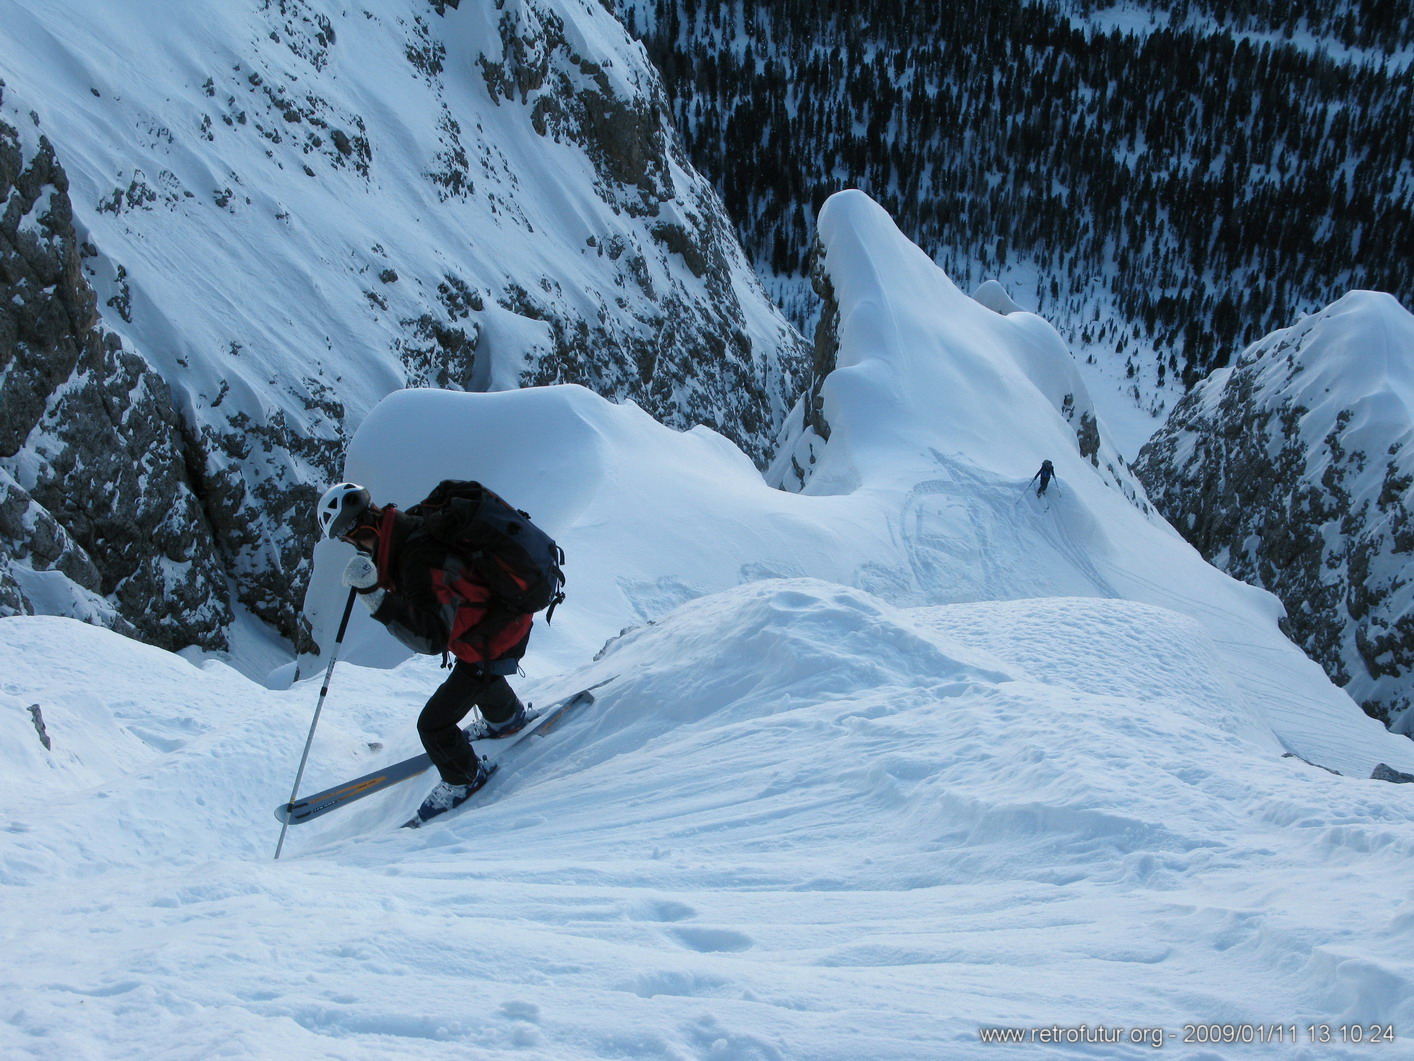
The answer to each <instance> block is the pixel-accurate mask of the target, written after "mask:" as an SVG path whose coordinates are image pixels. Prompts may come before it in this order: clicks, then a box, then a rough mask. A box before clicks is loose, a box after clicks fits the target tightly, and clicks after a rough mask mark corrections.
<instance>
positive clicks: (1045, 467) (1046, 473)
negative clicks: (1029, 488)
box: [1027, 461, 1056, 497]
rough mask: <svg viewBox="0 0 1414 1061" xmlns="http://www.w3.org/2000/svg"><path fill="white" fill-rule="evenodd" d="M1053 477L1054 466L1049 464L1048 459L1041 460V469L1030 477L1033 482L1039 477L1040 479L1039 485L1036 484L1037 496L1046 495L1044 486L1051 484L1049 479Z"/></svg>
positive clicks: (1054, 473)
mask: <svg viewBox="0 0 1414 1061" xmlns="http://www.w3.org/2000/svg"><path fill="white" fill-rule="evenodd" d="M1055 477H1056V470H1055V468H1054V467H1052V466H1051V462H1050V461H1042V462H1041V470H1040V471H1038V472H1037V473H1036V474H1035V475H1033V476H1032V477H1031V482H1033V483H1034V482H1035V481H1036V480H1037V479H1040V480H1041V485H1040V486H1038V487H1036V496H1037V497H1045V496H1046V487H1048V486H1050V485H1051V480H1052V479H1054V478H1055ZM1027 485H1030V484H1029V483H1028V484H1027Z"/></svg>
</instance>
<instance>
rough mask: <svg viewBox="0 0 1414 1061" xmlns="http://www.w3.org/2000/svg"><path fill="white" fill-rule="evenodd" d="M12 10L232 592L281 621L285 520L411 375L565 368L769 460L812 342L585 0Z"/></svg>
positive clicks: (93, 258)
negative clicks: (782, 310) (168, 410)
mask: <svg viewBox="0 0 1414 1061" xmlns="http://www.w3.org/2000/svg"><path fill="white" fill-rule="evenodd" d="M0 25H4V27H5V32H4V33H3V34H0V89H3V91H0V122H3V123H4V124H5V125H7V126H13V127H14V128H15V129H16V130H18V135H19V136H20V137H21V138H22V143H23V145H24V146H25V147H26V148H27V149H28V148H29V147H30V146H31V145H34V144H36V143H37V141H38V139H39V137H40V136H43V137H45V138H46V139H47V141H48V142H50V143H52V144H53V148H54V153H55V155H56V156H57V160H58V162H59V164H60V165H61V166H62V171H63V173H64V174H65V180H64V182H63V187H62V188H61V189H58V190H56V197H58V198H62V199H64V200H65V202H64V203H63V207H64V213H67V211H68V207H69V205H70V204H71V205H72V212H73V217H74V224H75V226H76V229H77V235H78V238H79V240H81V241H82V244H83V245H84V247H85V257H84V260H83V269H84V273H85V279H86V280H87V281H88V282H89V283H90V284H91V285H92V288H93V290H94V292H95V293H96V295H97V308H98V312H99V313H100V314H101V316H102V323H103V326H104V328H105V329H106V330H107V331H109V332H111V333H113V334H114V335H116V336H119V337H120V338H121V339H122V340H123V343H124V345H125V348H126V349H127V350H129V351H130V352H131V353H132V354H133V355H135V356H137V357H140V358H141V359H142V361H144V362H145V363H146V364H148V365H150V366H151V367H152V368H153V369H154V370H155V371H156V372H157V373H158V374H160V376H161V377H162V378H163V380H164V381H165V383H166V385H167V386H168V387H170V389H171V392H172V403H173V405H174V407H175V409H176V413H177V415H179V416H180V417H181V420H182V423H181V437H182V441H183V443H184V444H185V445H186V447H187V448H188V453H187V455H186V457H185V463H187V464H189V465H190V468H191V475H192V477H193V480H194V482H193V484H192V489H193V490H194V491H195V493H196V495H197V496H198V497H199V498H200V500H201V503H202V508H203V511H201V513H200V516H201V517H204V520H205V521H209V522H210V523H211V525H212V529H213V531H214V533H215V535H216V537H217V543H218V545H219V554H220V556H221V557H222V559H223V561H224V563H225V565H226V571H225V572H223V575H229V576H230V582H229V588H230V589H232V590H234V593H233V597H234V598H235V600H232V601H221V602H219V603H220V611H221V612H222V613H223V614H225V613H226V612H227V605H228V604H235V603H236V602H237V601H239V603H240V604H242V605H244V606H246V607H247V608H249V609H250V610H251V611H252V612H253V613H254V614H255V615H256V616H258V617H259V618H260V619H263V620H264V621H265V622H267V623H270V624H272V625H273V626H274V627H275V628H276V629H277V630H278V631H279V633H280V634H282V635H283V636H284V637H285V638H286V639H287V640H298V625H297V615H296V610H295V609H294V608H292V607H290V604H291V603H292V602H291V601H290V600H288V599H284V597H285V594H284V591H285V589H286V588H287V587H288V586H289V585H291V584H297V585H301V586H303V585H304V584H305V582H306V581H307V580H308V574H309V568H308V563H307V560H308V551H309V546H310V544H311V541H312V539H311V538H310V537H309V536H308V534H307V533H296V532H295V531H294V528H295V527H297V526H298V527H300V528H301V530H303V526H304V525H303V524H302V523H299V522H298V521H297V520H296V519H295V518H294V514H295V513H296V512H300V511H303V510H304V509H305V508H306V507H307V506H308V505H309V504H310V502H311V500H312V498H314V497H316V496H317V494H318V490H317V489H316V487H317V486H318V485H319V484H322V483H323V482H324V481H325V480H327V479H328V478H329V477H330V476H331V475H334V474H336V472H337V469H338V467H339V464H340V463H341V461H342V459H343V455H344V448H345V445H346V443H347V440H348V438H349V437H350V436H351V434H352V433H353V431H354V430H355V429H356V428H357V426H358V425H359V423H360V422H361V421H362V419H363V418H364V416H365V415H367V413H368V411H369V410H370V409H371V408H373V406H374V405H375V404H376V403H377V402H378V401H379V400H380V399H381V398H383V397H384V396H385V395H386V394H388V393H389V392H391V391H393V390H396V389H398V388H401V387H404V386H436V387H447V388H452V389H459V390H476V391H482V390H499V389H510V388H515V387H518V386H524V385H527V384H530V383H546V382H559V381H564V380H572V381H575V382H579V383H582V384H584V385H586V386H589V387H592V388H593V389H595V390H596V391H598V392H600V393H604V394H609V395H614V396H618V397H633V398H635V399H636V400H638V401H639V402H640V403H642V404H643V405H644V406H645V407H647V408H650V409H652V410H653V412H654V414H655V415H656V416H658V417H659V418H661V419H663V420H665V421H666V422H672V423H677V424H680V425H690V424H693V423H709V424H713V425H716V426H718V427H720V429H721V430H722V431H723V432H724V433H726V434H728V435H730V436H732V437H733V438H736V439H737V440H738V442H739V443H740V444H741V445H742V446H743V447H744V448H746V449H747V450H748V451H749V452H752V454H753V456H756V457H761V456H763V455H764V453H765V451H766V450H767V449H768V448H769V446H770V443H771V439H772V438H773V436H774V434H775V431H776V428H777V426H778V425H779V423H780V421H781V419H782V417H783V415H784V412H785V410H786V408H787V407H788V405H789V403H790V401H792V400H793V399H794V396H795V391H796V390H797V389H798V384H797V382H796V379H795V377H796V375H797V373H798V371H799V363H800V361H801V360H802V357H803V346H804V344H803V341H802V340H801V339H800V337H799V336H798V335H797V334H795V332H794V331H793V330H792V329H791V328H790V327H789V325H787V324H786V323H785V321H784V320H783V318H782V317H781V315H780V314H779V312H777V311H776V310H775V308H774V307H773V306H772V305H771V304H770V302H769V300H768V299H767V298H766V296H765V294H764V292H763V291H762V290H761V286H760V283H759V282H758V281H757V280H756V278H755V276H754V274H753V273H752V271H751V268H750V265H749V263H748V262H747V261H746V258H745V256H744V254H743V253H742V251H741V249H740V247H739V246H738V245H737V244H736V241H735V237H734V236H733V235H732V232H731V228H730V224H729V222H728V220H727V218H726V216H725V214H724V213H723V211H722V208H721V204H720V202H719V201H718V200H717V198H716V196H715V194H714V193H713V192H712V190H711V187H710V185H709V184H708V183H707V182H706V181H705V180H704V179H703V178H702V177H701V176H699V175H698V174H696V173H695V172H694V171H693V170H692V169H691V167H690V166H689V164H688V162H687V160H686V157H685V156H684V155H683V153H682V150H681V146H680V144H679V143H678V142H677V139H676V134H675V133H674V131H673V130H672V128H671V126H670V125H669V124H668V121H667V118H666V116H665V111H664V104H663V100H662V89H661V84H660V81H659V78H658V75H657V73H656V72H655V71H654V70H653V68H652V67H651V65H650V64H649V63H648V60H647V58H646V56H645V55H644V53H643V50H642V48H641V46H639V45H638V44H636V43H635V42H633V41H631V40H630V39H629V37H628V35H627V33H626V32H625V30H624V29H623V27H622V26H621V25H619V23H618V22H617V21H616V20H615V19H614V18H613V16H612V14H611V13H610V12H609V11H608V10H606V9H605V8H604V7H603V5H601V4H598V3H594V2H590V0H508V2H498V3H495V4H491V3H466V4H461V5H456V4H443V3H437V4H433V3H429V2H427V0H395V2H391V3H382V4H372V5H367V6H365V7H358V6H355V7H344V6H340V5H331V4H322V3H310V2H306V0H280V2H279V3H278V4H277V3H274V2H262V3H257V2H244V3H228V2H225V0H205V2H186V3H150V2H149V3H126V4H113V3H107V2H105V0H74V2H71V3H65V4H35V3H29V2H21V0H0ZM23 154H24V158H23V159H21V160H14V161H17V162H24V161H27V160H28V159H29V158H30V157H31V156H32V154H33V152H32V151H29V150H26V151H25V152H24V153H23ZM44 203H45V204H48V203H49V198H48V197H46V198H45V200H44ZM43 209H44V210H47V211H49V212H58V211H57V209H55V208H52V207H49V206H47V205H46V206H45V207H44V208H43ZM46 216H48V214H47V213H40V212H37V213H36V219H35V221H34V222H33V225H35V226H40V227H42V226H43V224H44V223H45V222H44V217H46ZM6 282H7V283H9V282H13V281H12V279H7V280H6ZM44 382H46V383H48V384H49V385H51V386H54V385H57V384H58V383H59V382H60V381H56V380H47V379H46V380H45V381H44ZM44 398H45V395H43V394H40V395H38V396H37V397H33V399H32V400H34V401H35V402H37V403H38V404H39V405H40V407H42V406H43V401H44ZM124 400H125V396H124V395H122V394H117V395H114V396H112V398H111V399H110V401H111V402H112V403H113V404H115V405H121V404H122V403H123V402H124ZM21 441H22V442H26V445H25V448H24V451H23V452H22V453H21V456H20V458H19V460H20V462H21V463H23V464H26V465H35V464H43V463H45V462H52V463H62V459H63V457H64V456H65V454H62V453H59V454H56V453H54V452H52V450H53V449H54V447H53V445H52V440H51V439H48V438H46V437H43V436H41V435H37V436H36V437H35V438H33V439H30V440H24V439H21ZM41 457H43V458H44V461H41V460H40V458H41ZM10 470H11V472H12V474H14V469H10ZM16 478H21V479H25V478H26V477H25V476H20V475H16ZM24 485H25V486H26V488H28V487H29V486H30V484H29V483H28V481H26V482H25V483H24ZM61 507H62V506H59V505H56V506H55V508H56V509H59V508H61ZM60 515H63V513H62V512H61V513H60ZM66 518H67V517H66ZM69 522H70V523H74V524H75V526H80V525H81V524H82V521H81V520H79V521H76V520H73V519H70V520H69ZM193 522H196V521H193ZM83 544H84V545H85V547H90V548H92V549H94V550H95V551H98V550H100V548H101V547H100V546H99V545H98V544H97V543H93V542H88V541H85V542H84V543H83ZM170 551H175V550H172V549H171V548H170V547H169V552H170ZM17 577H19V578H21V579H24V578H25V576H24V574H23V573H21V574H20V575H19V576H17ZM58 578H59V576H58V575H57V574H54V575H51V580H58ZM30 581H33V580H28V581H26V582H25V583H24V585H22V586H21V589H20V591H17V592H21V591H23V592H24V595H25V597H26V598H28V597H29V595H30V594H29V593H28V591H27V590H26V589H25V587H27V586H28V584H29V582H30ZM226 589H227V585H226V580H225V579H224V577H223V578H217V579H215V580H212V581H209V582H203V583H202V585H201V586H200V587H198V589H197V590H196V591H191V590H189V591H188V592H199V591H203V590H204V591H205V593H206V594H207V595H220V594H223V593H224V592H225V591H226ZM35 597H36V600H33V601H29V603H30V604H31V605H34V604H35V603H38V604H39V605H40V606H46V607H47V606H50V605H51V603H54V602H56V600H57V604H55V606H57V607H65V608H66V611H68V612H69V613H72V614H76V615H78V614H82V613H81V612H80V611H79V610H78V606H67V607H66V604H67V601H66V599H65V598H56V597H55V595H53V594H43V593H36V594H35ZM183 618H185V617H183ZM188 622H190V620H189V619H188ZM206 625H207V626H208V627H209V626H211V623H210V621H209V620H208V622H207V624H206ZM215 636H217V635H216V633H215V632H208V637H207V639H206V640H204V641H198V642H197V643H202V644H205V645H207V646H208V647H212V646H213V645H214V644H215V642H214V641H213V638H214V637H215ZM237 636H239V635H237Z"/></svg>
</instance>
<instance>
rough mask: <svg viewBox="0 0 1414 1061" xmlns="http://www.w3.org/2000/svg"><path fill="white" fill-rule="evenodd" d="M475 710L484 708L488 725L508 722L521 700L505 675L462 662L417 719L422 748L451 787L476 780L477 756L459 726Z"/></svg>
mask: <svg viewBox="0 0 1414 1061" xmlns="http://www.w3.org/2000/svg"><path fill="white" fill-rule="evenodd" d="M473 707H479V708H481V715H482V717H483V718H485V719H486V721H487V722H504V721H506V720H507V719H508V718H510V717H511V716H512V715H514V714H515V713H516V709H517V708H519V707H520V698H519V697H517V696H516V694H515V692H514V690H512V689H511V684H510V682H508V681H506V679H505V678H504V677H503V676H502V675H500V674H487V673H486V672H485V671H483V670H482V669H481V668H480V667H478V666H477V665H476V664H474V663H466V662H464V661H462V660H458V661H457V665H456V666H455V667H453V668H452V673H451V674H449V675H447V680H446V681H444V682H443V683H442V684H441V685H439V686H438V687H437V691H436V692H435V693H433V694H432V696H431V697H430V698H429V699H428V701H427V706H426V707H424V708H423V709H422V714H420V715H419V716H418V717H417V735H418V736H419V737H421V738H422V746H423V747H424V748H426V749H427V754H428V756H429V757H430V758H431V760H432V765H433V766H435V767H436V768H437V772H438V773H440V774H441V775H442V780H443V781H446V782H447V783H448V784H451V785H469V784H471V782H472V781H473V780H475V778H476V753H475V752H474V751H473V750H472V748H471V741H469V740H467V739H466V734H465V733H463V732H462V731H461V727H460V725H459V724H460V722H461V720H462V719H464V718H466V716H467V715H468V714H470V713H471V709H472V708H473Z"/></svg>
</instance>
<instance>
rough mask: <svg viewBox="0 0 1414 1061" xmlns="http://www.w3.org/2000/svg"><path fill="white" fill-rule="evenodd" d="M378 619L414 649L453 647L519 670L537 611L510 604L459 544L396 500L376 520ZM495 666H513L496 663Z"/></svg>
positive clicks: (475, 659) (468, 657)
mask: <svg viewBox="0 0 1414 1061" xmlns="http://www.w3.org/2000/svg"><path fill="white" fill-rule="evenodd" d="M377 532H378V549H377V552H376V553H375V554H374V562H375V563H376V564H377V567H378V585H379V586H380V587H382V588H383V589H384V590H386V591H387V592H386V593H385V594H384V597H383V603H382V604H380V605H379V606H378V610H377V611H376V612H374V613H373V618H375V619H377V620H378V621H379V622H380V623H382V624H383V625H384V626H386V627H387V628H388V631H389V632H390V633H391V634H392V635H393V636H394V637H396V638H397V639H398V640H399V641H401V642H402V643H403V644H405V645H407V647H408V648H410V649H412V650H413V651H414V652H421V653H425V654H430V655H436V654H438V653H450V654H451V655H453V656H455V657H456V658H457V659H459V660H463V661H465V662H467V663H475V664H481V665H483V666H486V669H488V670H492V671H498V670H514V669H515V667H514V663H515V661H516V660H519V659H520V657H521V656H523V655H524V654H525V649H526V644H527V642H528V641H529V640H530V626H531V621H532V617H531V616H530V615H526V614H524V613H522V612H515V611H511V610H509V609H507V608H506V607H505V606H504V605H503V604H502V603H501V602H499V601H498V600H496V599H495V598H494V597H493V596H492V594H491V591H490V589H488V588H487V586H486V585H485V583H484V582H482V581H481V579H479V578H478V577H477V575H476V572H475V571H474V570H473V569H472V568H471V565H470V564H469V563H467V562H466V561H465V560H464V559H463V557H461V556H460V555H458V553H457V552H456V550H454V549H449V548H448V547H447V546H446V545H444V544H442V543H441V542H438V541H436V540H435V539H433V538H431V537H430V536H428V535H426V534H424V533H423V532H422V520H421V519H419V518H418V517H417V516H412V515H408V514H407V513H406V512H399V511H398V510H397V509H395V508H393V507H392V506H391V505H390V506H389V507H388V508H386V509H384V511H383V516H382V518H381V519H380V520H379V522H378V527H377ZM496 664H510V666H506V667H496V666H495V665H496Z"/></svg>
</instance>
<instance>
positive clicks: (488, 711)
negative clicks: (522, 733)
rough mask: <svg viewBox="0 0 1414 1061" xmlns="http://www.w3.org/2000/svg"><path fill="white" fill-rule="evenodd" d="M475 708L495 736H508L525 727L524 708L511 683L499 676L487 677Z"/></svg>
mask: <svg viewBox="0 0 1414 1061" xmlns="http://www.w3.org/2000/svg"><path fill="white" fill-rule="evenodd" d="M476 706H477V707H479V708H480V709H481V717H482V718H484V719H485V720H486V723H487V725H489V726H490V727H491V729H492V731H493V735H495V736H508V735H509V734H511V733H515V732H516V731H517V730H519V729H521V728H522V727H523V726H524V725H525V722H526V720H525V708H524V706H523V705H522V704H521V702H520V697H518V696H516V694H515V690H513V689H512V688H511V683H510V682H508V681H506V679H505V678H504V677H503V676H502V675H499V674H493V675H490V676H488V677H487V679H486V684H485V685H484V686H482V689H481V693H480V695H479V696H478V697H477V698H476Z"/></svg>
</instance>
